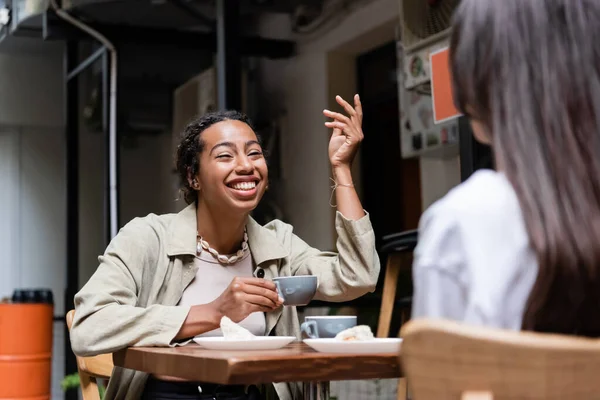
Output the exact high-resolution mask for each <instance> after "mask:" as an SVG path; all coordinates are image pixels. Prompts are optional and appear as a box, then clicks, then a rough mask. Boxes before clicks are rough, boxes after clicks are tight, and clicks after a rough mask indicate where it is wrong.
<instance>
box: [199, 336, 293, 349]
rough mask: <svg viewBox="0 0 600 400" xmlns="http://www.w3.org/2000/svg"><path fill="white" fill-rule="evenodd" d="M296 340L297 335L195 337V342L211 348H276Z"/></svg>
mask: <svg viewBox="0 0 600 400" xmlns="http://www.w3.org/2000/svg"><path fill="white" fill-rule="evenodd" d="M294 340H296V337H295V336H256V338H254V339H251V340H231V339H225V338H224V337H222V336H219V337H196V338H194V342H196V343H198V344H199V345H200V346H202V347H204V348H207V349H211V350H275V349H280V348H282V347H284V346H286V345H288V344H290V343H291V342H293V341H294Z"/></svg>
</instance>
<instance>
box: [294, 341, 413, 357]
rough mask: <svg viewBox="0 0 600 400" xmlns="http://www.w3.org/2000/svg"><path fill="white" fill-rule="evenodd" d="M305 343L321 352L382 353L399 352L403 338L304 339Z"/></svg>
mask: <svg viewBox="0 0 600 400" xmlns="http://www.w3.org/2000/svg"><path fill="white" fill-rule="evenodd" d="M304 343H306V344H307V345H309V346H310V347H312V348H313V349H315V350H316V351H318V352H320V353H346V354H368V353H372V354H382V353H399V352H400V345H401V344H402V339H400V338H384V339H372V340H364V341H358V340H356V341H355V340H348V341H344V340H337V339H304Z"/></svg>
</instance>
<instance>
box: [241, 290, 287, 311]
mask: <svg viewBox="0 0 600 400" xmlns="http://www.w3.org/2000/svg"><path fill="white" fill-rule="evenodd" d="M244 300H245V301H246V303H250V304H253V305H256V306H259V307H266V308H268V309H269V311H270V310H273V309H275V308H277V307H279V304H277V303H274V302H273V301H272V300H271V299H268V298H266V297H264V296H260V295H256V294H248V293H246V295H245V296H244Z"/></svg>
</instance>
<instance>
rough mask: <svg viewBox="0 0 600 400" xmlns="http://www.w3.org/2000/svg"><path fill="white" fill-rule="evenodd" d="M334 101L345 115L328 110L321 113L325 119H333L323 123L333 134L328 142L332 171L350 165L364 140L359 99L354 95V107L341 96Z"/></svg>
mask: <svg viewBox="0 0 600 400" xmlns="http://www.w3.org/2000/svg"><path fill="white" fill-rule="evenodd" d="M335 99H336V101H337V102H338V103H339V104H340V105H341V106H342V107H343V108H344V111H345V112H346V114H347V115H344V114H341V113H338V112H334V111H330V110H324V111H323V114H324V115H325V116H326V117H329V118H332V119H333V121H329V122H325V126H327V127H328V128H333V134H332V135H331V140H330V141H329V160H330V161H331V166H332V167H333V168H334V169H335V168H338V167H342V166H348V167H350V166H351V165H352V160H354V156H355V155H356V152H357V151H358V147H359V145H360V142H361V141H362V140H363V138H364V135H363V131H362V119H363V112H362V105H361V103H360V97H359V96H358V95H354V107H352V106H351V105H350V104H349V103H348V102H347V101H346V100H344V99H343V98H342V97H341V96H336V97H335Z"/></svg>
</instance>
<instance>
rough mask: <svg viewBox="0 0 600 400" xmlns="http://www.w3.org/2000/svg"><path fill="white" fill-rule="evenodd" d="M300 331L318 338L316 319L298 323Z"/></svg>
mask: <svg viewBox="0 0 600 400" xmlns="http://www.w3.org/2000/svg"><path fill="white" fill-rule="evenodd" d="M300 331H301V332H302V333H303V334H305V335H306V336H307V337H309V338H310V339H318V338H319V329H318V328H317V321H305V322H303V323H302V325H300Z"/></svg>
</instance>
